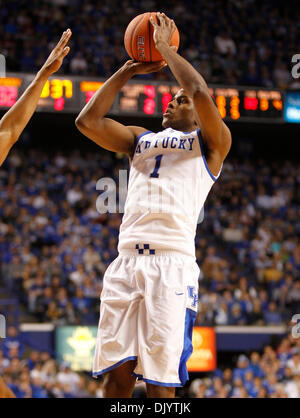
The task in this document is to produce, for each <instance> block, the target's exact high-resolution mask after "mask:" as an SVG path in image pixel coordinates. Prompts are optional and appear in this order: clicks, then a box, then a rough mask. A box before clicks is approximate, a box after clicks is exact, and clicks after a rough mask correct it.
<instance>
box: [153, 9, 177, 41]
mask: <svg viewBox="0 0 300 418" xmlns="http://www.w3.org/2000/svg"><path fill="white" fill-rule="evenodd" d="M156 16H157V19H158V23H156V22H155V20H154V19H153V17H152V16H150V22H151V24H152V26H153V28H154V32H153V39H154V43H155V46H156V47H158V46H159V45H160V44H166V45H170V43H171V39H172V35H173V32H174V30H175V22H174V20H172V19H170V18H169V17H168V16H166V15H165V14H164V13H160V12H157V14H156Z"/></svg>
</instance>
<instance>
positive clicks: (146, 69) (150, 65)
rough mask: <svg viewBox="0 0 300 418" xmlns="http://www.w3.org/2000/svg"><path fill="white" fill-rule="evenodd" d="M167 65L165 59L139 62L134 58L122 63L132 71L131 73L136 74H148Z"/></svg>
mask: <svg viewBox="0 0 300 418" xmlns="http://www.w3.org/2000/svg"><path fill="white" fill-rule="evenodd" d="M166 66H167V63H166V61H157V62H139V61H134V60H129V61H127V62H126V63H125V64H124V67H125V68H126V69H128V70H130V71H131V72H132V74H133V75H136V74H150V73H155V72H157V71H160V70H162V69H163V68H164V67H166Z"/></svg>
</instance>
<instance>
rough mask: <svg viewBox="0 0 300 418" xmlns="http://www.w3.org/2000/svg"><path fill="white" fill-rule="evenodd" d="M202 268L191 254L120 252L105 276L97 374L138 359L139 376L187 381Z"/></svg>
mask: <svg viewBox="0 0 300 418" xmlns="http://www.w3.org/2000/svg"><path fill="white" fill-rule="evenodd" d="M147 245H148V244H147ZM151 251H152V250H151ZM146 252H147V251H146ZM199 271H200V270H199V267H198V265H197V263H196V262H195V259H194V258H193V257H189V256H186V255H181V254H180V253H174V252H172V253H171V252H158V251H156V252H155V255H154V254H153V252H152V253H151V254H150V251H148V254H147V255H146V254H136V252H135V251H134V250H132V251H131V250H129V251H122V253H120V254H119V256H118V257H117V258H116V259H115V260H114V261H113V262H112V263H111V264H110V266H109V267H108V269H107V271H106V273H105V275H104V281H103V290H102V294H101V304H100V320H99V328H98V335H97V342H96V349H95V356H94V365H93V376H94V377H97V376H101V375H102V374H104V373H106V372H109V371H110V370H112V369H114V368H115V367H118V366H119V365H121V364H122V363H125V362H126V361H129V360H137V365H136V367H135V369H134V373H133V374H134V376H137V377H138V378H139V379H142V380H144V381H145V382H148V383H152V384H154V385H159V386H183V385H184V384H185V382H186V381H187V380H188V372H187V368H186V362H187V360H188V358H189V357H190V355H191V353H192V351H193V346H192V331H193V325H194V322H195V318H196V314H197V300H198V278H199Z"/></svg>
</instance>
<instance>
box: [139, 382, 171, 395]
mask: <svg viewBox="0 0 300 418" xmlns="http://www.w3.org/2000/svg"><path fill="white" fill-rule="evenodd" d="M146 387H147V398H175V388H172V387H166V386H157V385H151V383H146Z"/></svg>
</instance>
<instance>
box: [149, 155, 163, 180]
mask: <svg viewBox="0 0 300 418" xmlns="http://www.w3.org/2000/svg"><path fill="white" fill-rule="evenodd" d="M162 157H163V154H159V155H157V156H156V157H155V160H156V163H155V167H154V170H153V172H152V173H151V174H150V177H155V178H158V177H159V174H158V170H159V167H160V163H161V159H162Z"/></svg>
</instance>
